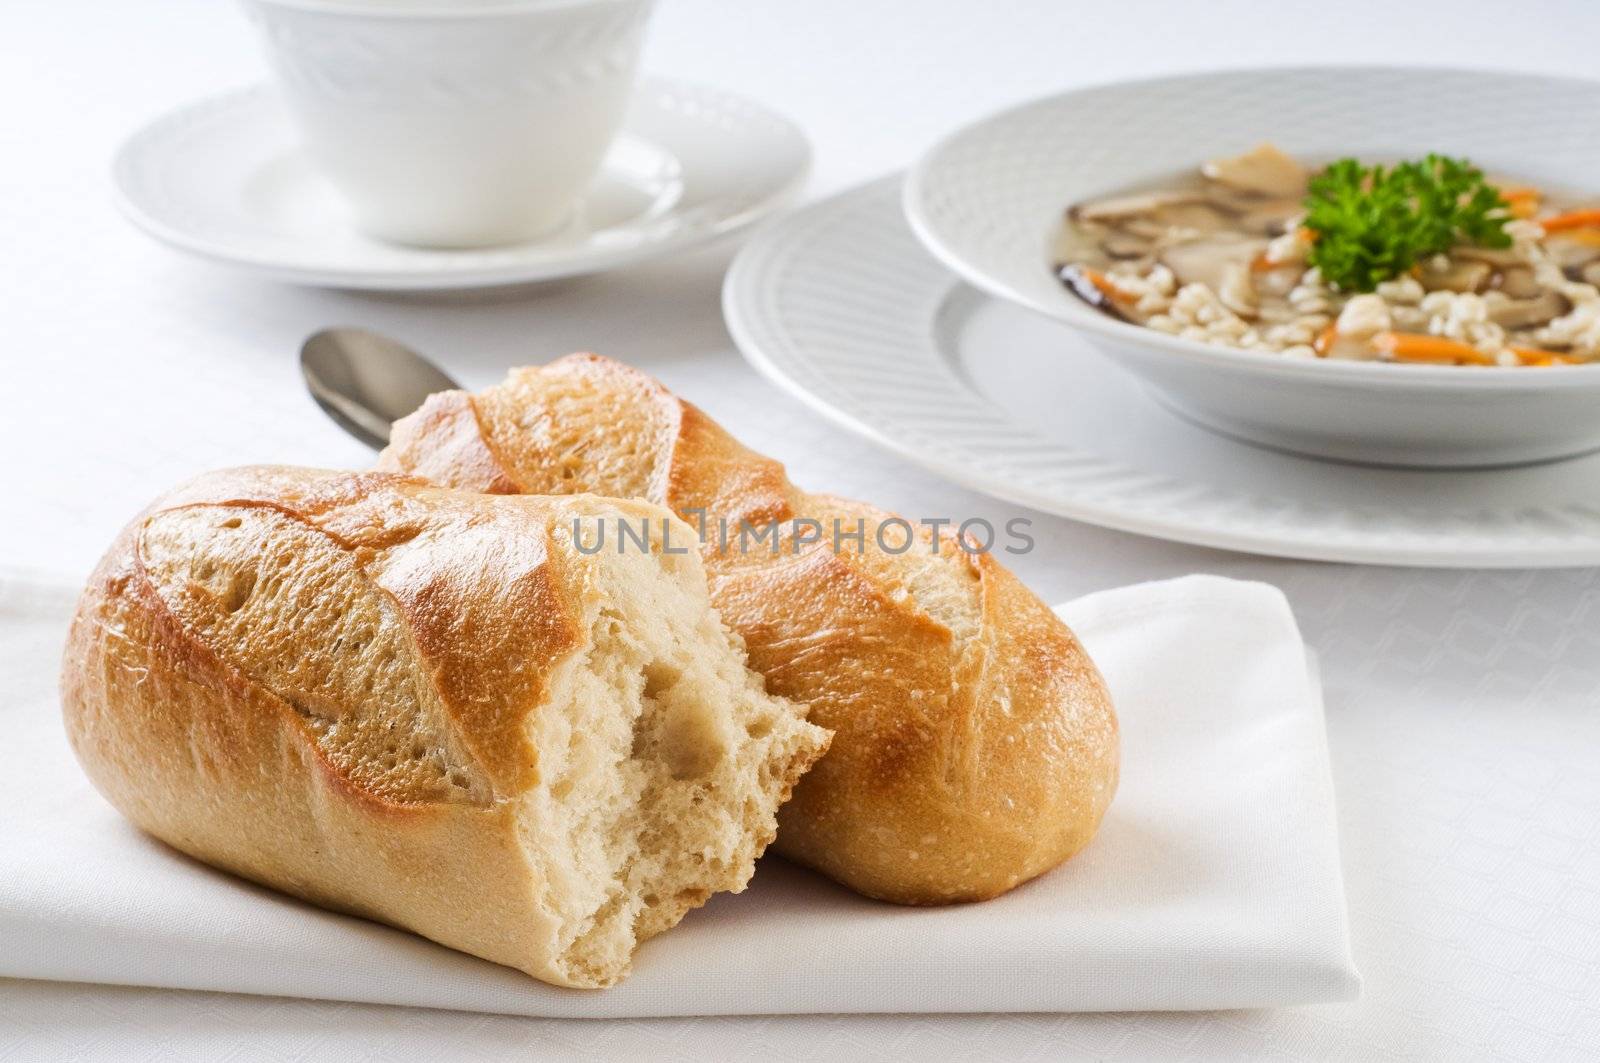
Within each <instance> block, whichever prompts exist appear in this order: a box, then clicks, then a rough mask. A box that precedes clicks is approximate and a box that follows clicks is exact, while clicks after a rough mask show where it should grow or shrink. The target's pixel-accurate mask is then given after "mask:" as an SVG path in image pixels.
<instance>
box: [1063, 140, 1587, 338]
mask: <svg viewBox="0 0 1600 1063" xmlns="http://www.w3.org/2000/svg"><path fill="white" fill-rule="evenodd" d="M1054 267H1055V269H1056V272H1057V275H1058V276H1059V277H1060V278H1061V280H1062V283H1063V284H1065V285H1066V287H1067V288H1068V290H1070V291H1071V292H1072V293H1073V294H1075V295H1077V296H1078V297H1079V298H1081V299H1083V300H1084V301H1085V302H1087V303H1089V304H1090V305H1091V306H1093V307H1095V308H1096V309H1097V310H1100V311H1101V312H1103V313H1106V314H1108V315H1110V316H1112V317H1115V318H1118V319H1119V320H1122V321H1126V322H1129V323H1131V324H1134V325H1140V326H1143V327H1145V328H1151V329H1156V330H1157V331H1160V332H1165V333H1169V334H1171V335H1175V336H1182V337H1185V338H1187V339H1193V340H1199V341H1201V342H1204V343H1212V344H1221V345H1224V346H1228V347H1236V348H1242V349H1245V350H1251V351H1260V352H1263V353H1268V354H1275V355H1278V356H1281V357H1286V358H1308V359H1315V358H1328V359H1349V360H1361V361H1393V362H1422V363H1432V364H1442V365H1498V366H1548V365H1568V364H1578V363H1587V362H1591V361H1597V360H1600V200H1597V201H1591V202H1588V203H1584V202H1582V201H1579V200H1576V199H1575V198H1573V197H1564V196H1560V195H1557V194H1554V193H1551V192H1550V191H1549V190H1546V189H1540V188H1538V187H1536V186H1534V185H1531V184H1528V183H1520V182H1515V181H1503V180H1496V179H1493V178H1488V177H1485V176H1484V175H1483V174H1481V173H1480V172H1479V171H1477V170H1476V169H1474V168H1473V167H1471V166H1470V164H1468V163H1466V162H1465V161H1462V160H1456V159H1449V158H1444V157H1440V156H1433V155H1430V156H1428V157H1427V158H1426V159H1424V160H1418V161H1416V162H1412V163H1403V164H1399V165H1396V166H1393V167H1387V166H1363V165H1362V164H1361V163H1359V162H1357V161H1356V160H1353V159H1346V160H1340V161H1339V162H1335V163H1331V164H1328V165H1327V166H1325V167H1321V168H1314V167H1312V166H1309V165H1307V164H1305V163H1303V162H1301V161H1298V160H1296V159H1294V158H1291V157H1290V156H1288V155H1286V154H1285V153H1283V152H1282V151H1280V150H1278V149H1277V148H1275V147H1273V146H1272V145H1270V144H1263V145H1261V146H1260V147H1257V148H1255V149H1254V150H1252V151H1249V152H1246V153H1245V154H1243V155H1238V156H1233V157H1230V158H1222V159H1214V160H1212V161H1210V162H1207V163H1205V164H1204V165H1203V166H1201V167H1200V169H1199V172H1198V173H1195V174H1193V175H1190V176H1186V177H1185V178H1183V179H1181V180H1176V181H1171V182H1165V183H1162V184H1161V185H1160V186H1159V187H1149V188H1142V189H1138V190H1133V191H1130V192H1128V193H1126V194H1122V195H1117V196H1114V197H1110V198H1106V199H1100V200H1096V201H1093V202H1087V203H1079V204H1075V205H1073V206H1072V207H1070V208H1069V209H1068V210H1067V212H1066V218H1065V221H1064V223H1063V224H1062V227H1061V229H1060V231H1059V233H1058V234H1057V240H1056V244H1055V254H1054Z"/></svg>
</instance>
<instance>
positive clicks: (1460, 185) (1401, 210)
mask: <svg viewBox="0 0 1600 1063" xmlns="http://www.w3.org/2000/svg"><path fill="white" fill-rule="evenodd" d="M1305 208H1306V217H1305V222H1304V224H1305V227H1306V228H1307V229H1310V230H1311V231H1312V233H1314V234H1315V241H1314V242H1313V243H1312V245H1311V251H1310V253H1309V255H1308V256H1307V257H1308V260H1309V261H1310V263H1311V264H1312V265H1313V266H1316V267H1317V268H1318V269H1320V270H1321V271H1322V279H1323V280H1324V281H1326V282H1327V283H1328V284H1331V285H1333V286H1334V287H1335V288H1338V289H1340V290H1342V291H1354V292H1370V291H1372V290H1373V289H1374V288H1376V287H1377V286H1378V284H1379V283H1380V282H1382V281H1386V280H1388V279H1389V278H1391V277H1397V276H1399V275H1400V274H1402V273H1404V272H1406V271H1407V270H1408V269H1410V268H1411V267H1412V266H1413V265H1415V264H1416V262H1417V260H1418V259H1420V258H1426V257H1427V256H1429V255H1437V254H1442V253H1443V252H1446V251H1448V250H1450V248H1451V247H1452V246H1454V245H1455V244H1457V243H1472V244H1477V245H1479V246H1481V247H1510V246H1511V237H1510V236H1509V235H1508V234H1507V233H1506V231H1505V224H1506V221H1507V220H1509V218H1510V206H1509V204H1507V203H1506V201H1505V199H1504V198H1502V197H1501V195H1500V190H1499V189H1498V188H1496V187H1494V186H1493V185H1491V184H1489V183H1488V182H1486V181H1485V180H1484V179H1483V172H1482V171H1481V170H1479V169H1477V168H1476V167H1474V166H1473V165H1472V164H1471V163H1469V162H1467V160H1465V159H1452V158H1448V157H1447V156H1444V155H1429V156H1428V157H1427V158H1425V159H1423V160H1422V161H1421V162H1403V163H1400V164H1399V165H1397V166H1395V167H1393V168H1392V169H1385V168H1384V167H1382V166H1370V167H1369V166H1363V165H1361V163H1359V162H1357V161H1356V160H1355V159H1340V160H1339V161H1338V162H1336V163H1333V164H1332V165H1330V166H1329V167H1328V168H1327V169H1325V170H1323V171H1322V172H1321V173H1320V174H1318V175H1317V176H1316V177H1314V178H1312V179H1311V184H1310V187H1309V191H1308V193H1307V195H1306V199H1305Z"/></svg>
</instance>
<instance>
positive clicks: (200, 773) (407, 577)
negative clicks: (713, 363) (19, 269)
mask: <svg viewBox="0 0 1600 1063" xmlns="http://www.w3.org/2000/svg"><path fill="white" fill-rule="evenodd" d="M616 520H627V521H630V522H632V524H633V525H634V526H635V527H638V526H639V522H640V521H648V522H650V525H651V526H652V527H655V528H659V527H660V526H661V522H662V521H668V522H670V524H671V525H672V532H673V534H674V535H675V536H676V537H677V538H678V540H679V541H680V542H688V543H692V542H693V532H692V530H691V529H689V528H687V527H685V526H684V525H682V524H680V523H678V522H677V521H676V519H675V518H672V517H671V515H670V514H668V513H667V512H666V511H665V510H663V509H661V508H659V507H657V506H653V505H650V504H648V503H645V502H640V501H618V500H611V499H601V498H594V497H590V496H582V495H579V496H573V497H568V498H559V499H547V498H489V497H485V496H483V495H479V494H471V493H467V492H458V491H447V490H441V489H439V488H436V487H432V486H429V485H426V484H424V483H422V482H421V481H417V480H408V479H405V478H401V477H395V476H388V475H383V474H378V473H367V474H363V475H354V474H338V473H325V472H315V471H310V470H304V469H288V468H256V469H240V470H233V471H229V472H223V473H217V474H214V475H211V476H207V477H204V478H202V479H200V480H198V481H196V482H195V483H193V484H190V485H189V486H187V487H185V488H183V489H180V490H179V491H177V492H175V493H174V494H172V495H170V496H168V497H166V498H164V499H162V500H160V501H158V502H157V503H156V504H155V505H154V506H153V507H151V508H150V509H149V510H147V511H146V512H145V513H144V514H143V515H141V516H140V517H139V518H138V519H136V520H135V521H134V522H133V523H132V524H131V525H129V526H128V528H127V529H126V530H125V531H124V532H123V533H122V535H121V537H120V538H119V539H118V540H117V542H116V543H115V545H114V546H113V547H112V548H111V551H110V553H109V554H107V555H106V557H105V559H104V560H103V561H102V562H101V564H100V567H99V569H98V570H97V571H96V573H95V574H94V576H93V577H92V579H91V580H90V582H89V585H88V587H87V588H86V589H85V591H84V593H83V597H82V599H81V601H80V602H79V606H78V611H77V615H76V618H75V619H74V621H73V624H72V629H71V634H70V636H69V641H68V645H67V650H66V658H65V663H64V667H63V675H62V704H63V707H64V711H65V714H66V723H67V732H68V735H69V737H70V739H71V742H72V747H73V749H74V750H75V751H76V753H77V755H78V759H79V760H80V761H81V762H82V763H83V766H84V768H85V770H86V771H87V772H88V774H89V776H90V778H91V779H93V780H94V783H95V785H96V786H97V787H99V789H100V791H101V792H102V793H103V794H105V796H106V797H107V798H108V799H109V800H110V801H111V803H112V804H114V805H115V806H116V807H117V808H118V809H120V810H121V811H122V812H123V814H125V815H126V816H127V817H128V818H129V819H131V820H132V821H133V822H134V823H136V824H138V825H139V826H140V827H142V828H144V829H145V830H147V831H149V832H150V833H151V834H154V835H155V836H156V837H158V838H160V839H162V840H163V841H165V842H167V843H168V844H170V845H172V846H174V847H176V848H178V849H181V850H183V851H184V852H186V853H189V854H190V855H192V856H194V857H197V858H198V859H200V860H203V861H205V862H207V863H209V864H214V865H216V866H217V867H220V868H224V869H226V870H228V871H232V872H234V873H236V874H239V875H242V876H244V877H246V878H250V879H254V880H256V881H258V882H262V883H265V884H266V885H269V886H272V887H275V888H277V889H280V890H284V891H285V892H288V893H292V894H296V895H298V896H300V897H304V898H305V899H307V900H310V901H313V902H315V903H317V904H320V905H324V906H326V907H329V908H335V909H339V910H341V911H346V912H353V913H356V914H358V915H363V916H367V917H370V918H373V919H378V920H382V921H383V922H386V923H392V924H394V925H395V926H400V927H405V928H407V929H409V930H413V931H416V932H417V933H419V934H422V935H424V936H426V937H429V938H432V939H433V940H435V941H437V942H440V943H441V944H444V945H448V946H451V947H452V948H457V949H461V950H462V951H465V952H470V953H473V954H475V955H478V956H482V957H484V958H486V959H490V960H494V961H495V962H497V963H503V964H507V965H509V966H512V967H517V968H520V969H521V970H523V971H526V972H527V973H528V974H531V975H533V976H534V977H536V978H541V979H543V980H545V981H547V982H553V983H556V984H558V985H567V986H602V985H607V984H610V983H612V982H615V981H616V980H617V979H618V978H620V977H622V976H623V975H624V974H625V973H626V972H627V970H628V967H629V962H630V958H631V956H632V954H633V952H634V948H635V946H636V945H637V944H638V943H639V942H640V941H643V940H644V939H645V938H648V937H650V936H651V935H653V934H657V933H660V932H661V931H663V930H666V929H668V928H669V927H671V926H673V925H674V924H675V923H677V922H678V920H679V919H681V918H682V917H683V915H684V913H685V912H687V911H688V910H689V909H691V908H693V907H695V906H697V905H699V904H702V903H703V902H704V901H705V900H706V899H707V898H708V897H709V896H710V895H711V894H712V893H713V892H715V891H717V890H740V889H743V888H744V886H745V883H746V882H747V881H748V880H749V878H750V875H751V872H752V870H753V865H754V861H755V859H756V857H757V856H758V855H759V854H760V852H761V850H762V849H763V848H764V847H765V846H766V845H767V843H768V842H770V841H771V839H772V837H773V833H774V830H775V828H776V818H775V816H776V811H777V807H778V805H779V804H780V803H781V802H782V801H783V800H784V799H785V798H786V797H787V796H788V794H789V791H790V788H791V787H792V786H793V785H794V783H795V780H796V779H798V778H799V777H800V775H801V773H802V772H804V771H805V770H806V768H807V767H808V766H809V765H810V764H811V762H812V761H813V760H815V759H816V758H817V757H818V756H820V755H821V753H822V751H823V749H825V748H826V745H827V733H826V732H825V731H823V730H821V729H820V728H817V727H814V726H812V725H810V724H808V723H806V722H805V720H804V718H803V713H802V710H801V708H800V707H798V706H796V705H794V704H793V703H791V702H788V701H785V700H783V699H780V698H776V697H772V696H769V695H767V694H766V693H764V692H763V691H762V689H761V680H760V677H759V676H756V675H754V674H753V673H751V672H750V671H749V670H748V669H746V668H745V666H744V662H743V659H742V656H741V654H740V652H739V648H738V646H737V643H736V640H731V639H730V637H729V635H728V633H727V632H726V630H725V629H724V628H723V627H722V626H721V624H720V622H719V621H718V619H717V616H716V614H715V613H714V612H713V611H712V609H711V607H710V605H709V604H708V602H707V599H706V584H705V575H704V571H703V569H702V567H701V562H700V558H699V556H698V555H697V554H696V553H695V552H693V551H692V550H691V551H688V552H687V553H684V554H668V553H665V552H663V551H662V550H661V549H660V543H659V540H658V539H657V541H656V542H655V548H654V549H653V550H650V551H646V550H643V549H635V550H629V551H627V552H620V553H619V552H616V551H604V552H597V553H595V554H593V555H586V554H584V553H582V552H580V550H579V549H576V548H575V547H574V543H573V539H572V536H573V532H574V524H573V522H574V521H577V522H579V523H578V524H577V525H576V528H577V529H578V531H579V534H580V536H582V535H587V534H591V533H592V530H593V528H594V527H595V526H597V524H598V522H603V521H604V522H610V521H616ZM656 534H657V535H659V533H656ZM581 541H583V540H582V539H581V538H580V542H581Z"/></svg>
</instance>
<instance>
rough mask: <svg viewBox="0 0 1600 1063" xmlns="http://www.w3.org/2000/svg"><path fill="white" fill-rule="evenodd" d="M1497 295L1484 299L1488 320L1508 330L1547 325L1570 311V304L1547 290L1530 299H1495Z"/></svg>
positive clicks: (1491, 293)
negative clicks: (1486, 304)
mask: <svg viewBox="0 0 1600 1063" xmlns="http://www.w3.org/2000/svg"><path fill="white" fill-rule="evenodd" d="M1497 295H1499V293H1496V292H1490V293H1489V295H1488V296H1486V297H1485V298H1486V299H1487V300H1488V303H1489V320H1490V321H1493V322H1494V323H1495V324H1496V325H1499V326H1501V327H1503V328H1508V329H1519V328H1533V327H1535V326H1537V325H1543V324H1547V323H1548V322H1551V321H1554V320H1555V319H1556V318H1558V317H1560V316H1561V315H1563V314H1565V313H1566V312H1567V311H1568V310H1570V309H1572V304H1571V303H1569V302H1568V301H1567V300H1566V298H1565V297H1564V296H1562V295H1561V293H1559V292H1555V291H1552V290H1550V289H1549V288H1545V289H1543V290H1541V291H1540V293H1539V294H1538V295H1536V296H1534V297H1533V298H1531V299H1511V298H1508V297H1504V296H1500V297H1499V298H1497V297H1496V296H1497Z"/></svg>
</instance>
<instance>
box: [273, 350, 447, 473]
mask: <svg viewBox="0 0 1600 1063" xmlns="http://www.w3.org/2000/svg"><path fill="white" fill-rule="evenodd" d="M300 372H301V374H302V375H304V377H305V381H306V388H307V389H308V390H309V391H310V392H311V397H312V398H313V399H315V400H316V403H317V405H318V406H320V407H322V410H323V412H324V413H326V414H327V415H328V416H329V417H331V418H333V420H334V422H335V423H337V424H338V425H339V427H341V428H343V429H344V430H345V431H346V432H349V433H350V434H351V435H353V436H355V437H356V438H357V439H359V440H361V441H362V442H363V443H365V444H367V445H368V446H370V447H373V448H374V449H378V450H381V449H382V448H384V447H386V446H388V445H389V429H390V427H391V426H392V425H393V424H394V422H396V421H398V420H399V419H400V418H402V417H404V416H406V414H408V413H411V412H412V411H413V410H415V409H416V408H417V407H419V406H421V405H422V402H423V400H424V399H426V398H427V397H428V396H429V395H432V394H433V393H434V392H436V391H452V390H455V389H458V388H460V386H461V385H460V384H457V383H456V382H455V381H454V380H452V379H450V377H449V375H448V374H446V373H445V372H444V370H442V369H440V368H439V367H438V366H436V365H434V364H433V363H432V362H430V361H428V359H426V358H424V357H423V356H422V355H420V354H418V353H417V352H416V351H413V350H412V349H411V348H410V347H407V346H406V345H405V344H403V343H401V342H400V341H399V340H395V339H391V338H390V337H388V336H385V335H383V334H381V333H377V332H372V331H369V330H367V329H360V328H329V329H323V330H322V331H320V332H315V333H312V334H311V335H310V336H308V337H307V338H306V341H305V343H303V344H302V345H301V347H300Z"/></svg>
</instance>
